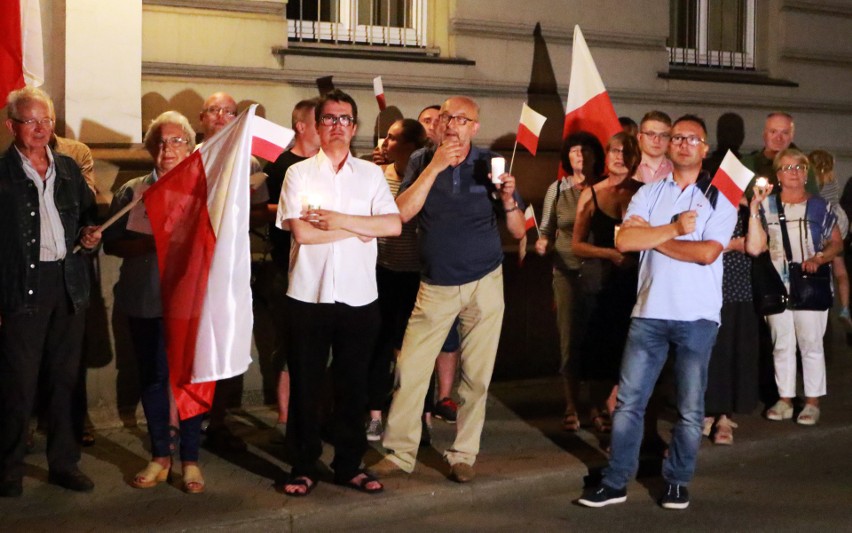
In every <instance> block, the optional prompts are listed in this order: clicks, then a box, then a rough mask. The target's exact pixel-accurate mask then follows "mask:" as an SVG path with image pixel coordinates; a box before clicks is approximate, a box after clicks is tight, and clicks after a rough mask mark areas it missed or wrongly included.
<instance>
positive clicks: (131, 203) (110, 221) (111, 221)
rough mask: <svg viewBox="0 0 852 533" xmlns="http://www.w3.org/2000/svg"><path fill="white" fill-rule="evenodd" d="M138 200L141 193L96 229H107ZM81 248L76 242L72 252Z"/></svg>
mask: <svg viewBox="0 0 852 533" xmlns="http://www.w3.org/2000/svg"><path fill="white" fill-rule="evenodd" d="M140 200H142V195H139V196H138V197H136V198H134V199H133V200H131V201H130V203H129V204H127V205H126V206H124V207H123V208H121V210H120V211H119V212H117V213H116V214H114V215H113V216H111V217H109V219H107V221H106V222H104V223H103V224H101V225H100V226H98V231H103V230H105V229H107V228H108V227H110V226H112V225H113V224H115V222H116V221H117V220H118V219H120V218H121V217H123V216H124V215H126V214H127V212H128V211H130V210H131V209H133V208H134V207H135V206H136V204H138V203H139V201H140ZM81 248H82V246H80V245H79V244H78V245H77V246H75V247H74V251H73V252H72V253H75V254H76V253H77V252H79V251H80V249H81Z"/></svg>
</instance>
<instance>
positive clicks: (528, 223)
mask: <svg viewBox="0 0 852 533" xmlns="http://www.w3.org/2000/svg"><path fill="white" fill-rule="evenodd" d="M524 228H525V230H526V231H525V232H524V236H523V237H521V240H520V241H518V264H520V265H523V264H524V258H525V257H526V256H527V234H526V232H527V231H529V230H531V229H533V228H535V230H536V232H537V233H538V236H539V238H541V231H539V229H538V223H537V222H536V220H535V211H534V210H533V206H532V205H528V206H527V208H526V209H524Z"/></svg>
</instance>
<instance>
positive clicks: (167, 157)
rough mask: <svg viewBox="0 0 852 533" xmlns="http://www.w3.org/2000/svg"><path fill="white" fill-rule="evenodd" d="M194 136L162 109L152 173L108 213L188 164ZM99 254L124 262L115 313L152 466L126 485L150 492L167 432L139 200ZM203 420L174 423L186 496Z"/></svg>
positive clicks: (128, 186)
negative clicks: (128, 344) (135, 376)
mask: <svg viewBox="0 0 852 533" xmlns="http://www.w3.org/2000/svg"><path fill="white" fill-rule="evenodd" d="M194 139H195V131H193V129H192V127H191V126H190V125H189V121H188V120H187V119H186V117H184V116H183V115H181V114H180V113H178V112H176V111H166V112H165V113H163V114H161V115H160V116H158V117H157V118H155V119H154V121H153V122H151V125H150V126H149V127H148V131H147V132H146V133H145V138H144V143H145V148H146V149H147V150H148V153H150V154H151V158H152V159H153V160H154V170H153V171H152V172H151V173H150V174H148V175H146V176H142V177H139V178H135V179H132V180H130V181H128V182H127V183H125V184H124V186H122V187H121V189H119V190H118V192H117V193H116V194H115V197H114V198H113V201H112V205H111V206H110V212H111V214H114V213H117V212H119V211H120V210H121V209H122V208H123V207H125V206H126V205H128V204H129V203H130V202H131V201H132V200H133V198H134V197H138V196H139V195H141V194H142V192H143V191H145V190H146V189H147V188H148V187H150V186H151V185H153V184H154V183H155V182H156V181H157V180H158V179H160V178H161V177H162V176H163V175H164V174H166V173H168V172H169V171H170V170H172V169H173V168H175V167H176V166H177V165H178V164H179V163H180V162H181V161H183V160H184V159H186V158H187V157H188V156H189V155H190V154H191V153H192V150H193V148H194V147H195V142H194ZM104 251H105V252H106V253H108V254H111V255H115V256H118V257H121V258H122V259H123V262H122V264H121V272H120V274H119V278H118V282H117V283H116V285H115V308H116V310H118V311H120V312H121V313H123V314H124V315H125V316H126V317H127V322H128V326H129V329H130V337H131V340H132V343H133V349H134V352H135V353H136V358H137V360H138V364H139V380H140V389H141V395H142V408H143V410H144V411H145V418H146V420H147V421H148V434H149V436H150V438H151V456H152V458H151V461H150V462H149V463H148V465H147V466H146V467H145V468H144V469H143V470H142V471H140V472H139V473H138V474H136V475H135V476H134V478H133V479H132V480H131V482H130V484H131V485H132V486H133V487H136V488H140V489H145V488H151V487H154V486H156V485H157V484H159V483H162V482H163V481H166V480H167V479H168V477H169V473H170V471H171V468H172V457H171V451H172V450H171V446H172V442H171V436H170V433H169V409H170V407H169V406H170V386H169V368H168V362H167V359H166V348H165V332H164V329H163V312H162V303H161V301H160V277H159V270H158V266H157V252H156V247H155V245H154V237H153V235H152V234H151V228H150V223H149V222H148V219H147V216H146V215H145V207H144V204H143V203H142V202H139V203H138V204H136V206H134V207H133V208H132V209H131V210H130V212H129V213H128V214H127V215H124V216H123V217H122V218H121V219H119V220H118V221H117V222H116V223H115V224H114V225H113V226H111V227H110V228H109V229H107V230H106V231H105V233H104ZM202 416H203V415H197V416H194V417H191V418H188V419H186V420H181V421H180V460H181V463H182V470H183V489H184V490H185V491H186V492H188V493H191V494H195V493H200V492H204V478H203V477H202V475H201V470H200V469H199V468H198V450H199V445H200V440H201V420H202Z"/></svg>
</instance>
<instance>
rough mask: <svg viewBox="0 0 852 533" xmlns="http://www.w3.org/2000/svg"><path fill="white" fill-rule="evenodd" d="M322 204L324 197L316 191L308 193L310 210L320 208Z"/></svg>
mask: <svg viewBox="0 0 852 533" xmlns="http://www.w3.org/2000/svg"><path fill="white" fill-rule="evenodd" d="M321 204H322V198H321V197H320V195H318V194H316V193H311V194H308V211H313V210H314V209H319V208H320V205H321Z"/></svg>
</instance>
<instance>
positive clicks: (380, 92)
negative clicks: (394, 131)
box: [373, 76, 388, 111]
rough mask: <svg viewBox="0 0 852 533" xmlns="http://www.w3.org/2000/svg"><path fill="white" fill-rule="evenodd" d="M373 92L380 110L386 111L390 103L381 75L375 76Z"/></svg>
mask: <svg viewBox="0 0 852 533" xmlns="http://www.w3.org/2000/svg"><path fill="white" fill-rule="evenodd" d="M373 93H375V95H376V101H377V102H378V103H379V111H384V110H385V108H386V107H387V106H388V103H387V102H386V101H385V88H384V86H383V85H382V77H381V76H376V77H375V78H373Z"/></svg>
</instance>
